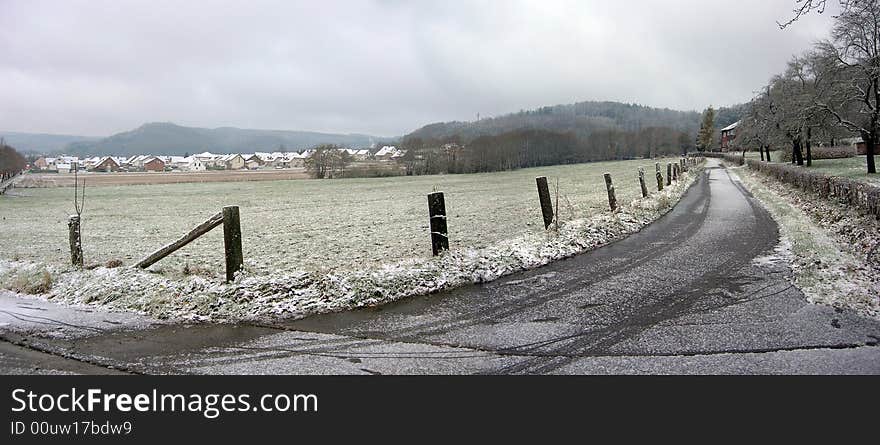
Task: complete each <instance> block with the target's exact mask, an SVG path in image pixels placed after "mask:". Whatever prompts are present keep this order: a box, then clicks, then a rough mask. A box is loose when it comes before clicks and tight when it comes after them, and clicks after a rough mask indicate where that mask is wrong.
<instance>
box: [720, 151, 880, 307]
mask: <svg viewBox="0 0 880 445" xmlns="http://www.w3.org/2000/svg"><path fill="white" fill-rule="evenodd" d="M728 168H729V169H730V172H731V174H732V175H734V176H736V177H738V178H739V179H740V181H741V183H743V184H744V185H745V186H746V187H747V188H748V189H749V190H750V191H751V193H752V195H754V196H755V197H756V198H757V199H758V200H759V201H761V203H763V204H764V207H766V208H767V210H768V211H769V212H770V214H771V215H772V216H773V218H774V219H775V220H776V222H777V223H778V224H779V227H780V232H781V235H782V240H781V242H780V248H779V249H777V252H778V253H779V254H781V256H783V257H784V258H785V259H786V260H788V261H789V262H790V263H791V267H792V270H793V272H794V273H793V281H794V284H795V285H796V286H797V287H798V288H800V289H801V290H802V291H803V292H804V295H806V297H807V301H809V302H811V303H818V304H826V305H830V306H833V307H846V308H850V309H854V310H856V311H858V312H859V313H861V314H864V315H867V316H870V317H874V318H880V299H878V296H880V280H878V279H877V276H878V272H880V265H878V264H876V263H873V262H872V261H870V260H871V259H872V258H871V255H870V252H871V249H872V248H875V247H876V246H877V243H878V242H880V222H878V221H877V220H876V219H874V218H873V217H871V216H863V215H859V213H858V212H856V211H854V210H852V209H849V208H846V207H845V206H843V205H840V204H837V203H835V202H832V201H830V200H828V199H827V198H822V197H818V196H809V195H808V194H806V193H804V192H803V191H800V190H797V189H794V188H792V187H788V186H786V185H784V184H782V183H779V182H778V181H775V180H773V179H772V178H769V177H767V176H764V175H761V174H760V173H756V172H754V171H751V170H748V169H747V168H745V167H731V166H728Z"/></svg>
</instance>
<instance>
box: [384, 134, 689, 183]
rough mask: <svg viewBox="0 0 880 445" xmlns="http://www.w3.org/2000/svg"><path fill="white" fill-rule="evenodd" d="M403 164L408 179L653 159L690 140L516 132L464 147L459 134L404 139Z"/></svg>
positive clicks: (678, 136)
mask: <svg viewBox="0 0 880 445" xmlns="http://www.w3.org/2000/svg"><path fill="white" fill-rule="evenodd" d="M401 148H402V149H404V150H405V151H406V153H405V154H404V156H403V157H402V159H401V162H402V163H403V164H404V167H405V169H406V174H408V175H423V174H439V173H480V172H493V171H502V170H513V169H517V168H527V167H538V166H545V165H558V164H573V163H580V162H592V161H604V160H619V159H635V158H652V157H656V156H665V155H674V154H681V153H685V152H687V151H688V150H689V149H692V148H693V136H692V135H691V134H690V133H689V132H686V131H681V130H676V129H673V128H669V127H647V128H642V129H640V130H637V131H625V130H620V129H614V128H611V129H600V130H595V131H592V132H590V133H589V134H587V135H582V134H578V133H577V132H575V131H551V130H546V129H517V130H512V131H506V132H503V133H499V134H485V135H480V136H476V137H474V138H473V139H470V140H468V141H464V140H463V137H462V136H460V135H458V134H453V135H451V136H447V137H443V138H436V139H434V138H422V137H418V136H412V135H410V136H407V137H406V138H404V140H403V141H402V143H401Z"/></svg>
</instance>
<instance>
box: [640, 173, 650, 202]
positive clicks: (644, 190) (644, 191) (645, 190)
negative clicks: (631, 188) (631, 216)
mask: <svg viewBox="0 0 880 445" xmlns="http://www.w3.org/2000/svg"><path fill="white" fill-rule="evenodd" d="M639 185H640V186H641V187H642V198H647V197H648V186H647V185H645V169H644V168H642V167H639Z"/></svg>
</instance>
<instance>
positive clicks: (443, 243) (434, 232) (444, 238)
mask: <svg viewBox="0 0 880 445" xmlns="http://www.w3.org/2000/svg"><path fill="white" fill-rule="evenodd" d="M548 193H549V192H548ZM428 217H429V220H430V228H431V251H432V252H433V253H434V256H437V255H439V254H440V252H441V251H444V250H449V236H448V234H447V229H446V201H445V200H444V199H443V192H434V193H431V194H430V195H428Z"/></svg>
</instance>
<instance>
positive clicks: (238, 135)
mask: <svg viewBox="0 0 880 445" xmlns="http://www.w3.org/2000/svg"><path fill="white" fill-rule="evenodd" d="M385 140H388V138H381V137H374V136H369V135H364V134H332V133H317V132H310V131H284V130H247V129H240V128H232V127H221V128H213V129H209V128H196V127H184V126H180V125H175V124H172V123H167V122H157V123H148V124H144V125H141V126H140V127H138V128H136V129H134V130H131V131H126V132H123V133H118V134H114V135H113V136H110V137H107V138H103V139H100V140H96V141H82V142H74V143H71V144H69V145H67V146H66V147H65V148H64V151H65V152H67V153H68V154H71V155H81V156H84V155H110V154H112V155H119V156H125V155H134V154H154V155H182V154H185V153H199V152H203V151H210V152H213V153H253V152H255V151H277V150H279V148H281V147H283V149H285V150H288V151H294V150H302V149H306V148H309V147H313V146H315V145H318V144H340V145H346V146H355V147H363V146H367V145H369V144H370V143H371V142H376V143H381V142H383V141H385Z"/></svg>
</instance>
